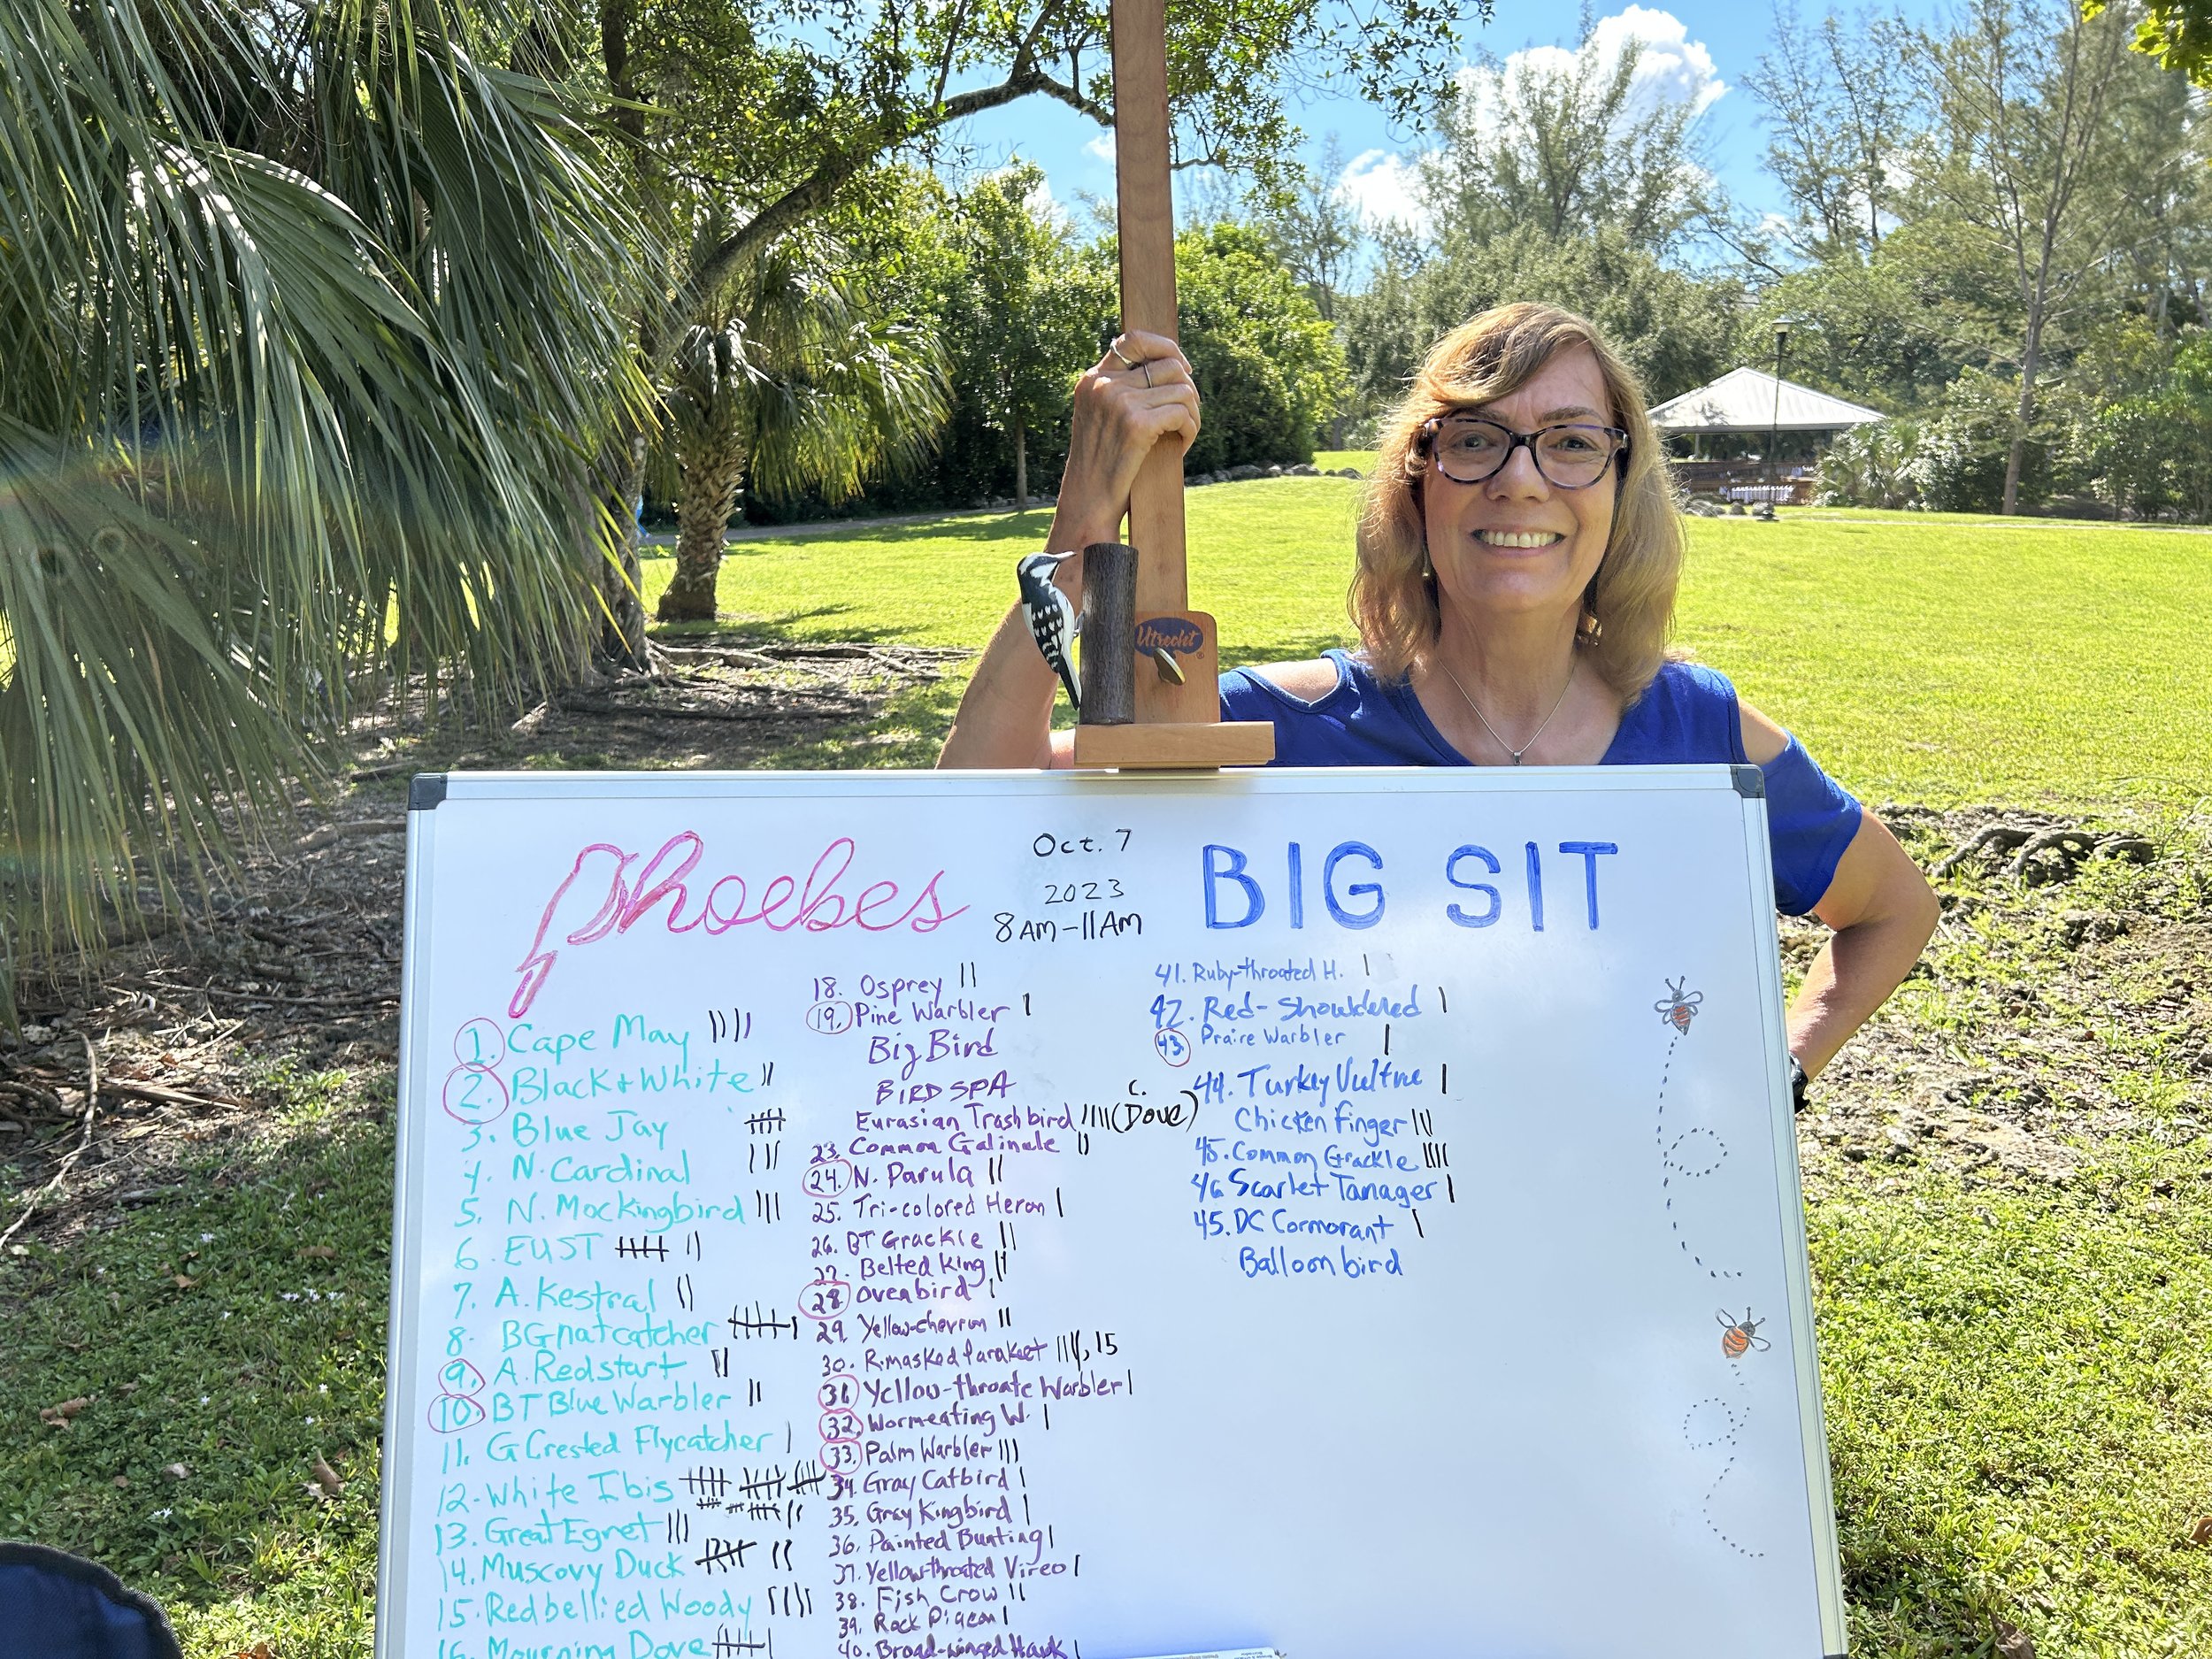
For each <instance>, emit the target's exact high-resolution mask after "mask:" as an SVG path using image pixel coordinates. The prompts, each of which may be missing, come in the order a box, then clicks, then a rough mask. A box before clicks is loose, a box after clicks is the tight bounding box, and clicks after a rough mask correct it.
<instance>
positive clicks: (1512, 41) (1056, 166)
mask: <svg viewBox="0 0 2212 1659" xmlns="http://www.w3.org/2000/svg"><path fill="white" fill-rule="evenodd" d="M1169 3H1170V4H1173V0H1169ZM1898 9H1899V10H1900V11H1901V12H1903V13H1904V14H1905V15H1906V16H1907V17H1909V18H1911V19H1915V20H1925V19H1929V18H1931V17H1932V14H1933V13H1934V12H1935V10H1936V5H1935V3H1934V0H1904V4H1901V5H1900V6H1899V8H1898ZM1804 10H1805V12H1806V15H1807V16H1808V18H1809V19H1818V17H1819V16H1820V15H1821V8H1820V7H1819V5H1818V4H1817V3H1815V4H1808V5H1806V6H1805V8H1804ZM1774 29H1775V21H1774V14H1773V11H1772V7H1771V5H1770V0H1669V3H1668V4H1663V5H1653V6H1644V5H1626V6H1618V7H1616V8H1615V9H1614V10H1612V11H1611V12H1606V13H1603V14H1601V16H1600V18H1599V21H1598V34H1599V35H1600V37H1601V39H1603V40H1604V41H1606V42H1614V41H1617V40H1618V39H1619V38H1621V37H1623V36H1626V35H1633V36H1634V37H1636V38H1638V39H1640V40H1642V41H1643V42H1645V49H1644V59H1643V63H1642V65H1641V66H1640V69H1639V72H1638V73H1639V74H1640V75H1645V76H1651V77H1655V78H1658V79H1662V80H1664V81H1668V82H1670V83H1671V84H1673V85H1675V86H1678V87H1679V88H1682V89H1683V90H1685V91H1686V92H1690V93H1692V94H1693V95H1694V96H1697V97H1699V98H1700V99H1701V100H1702V101H1703V102H1704V104H1705V106H1706V112H1705V116H1704V120H1703V129H1702V131H1703V139H1704V142H1705V147H1706V149H1707V150H1708V152H1709V157H1710V161H1711V164H1712V166H1713V170H1714V172H1715V173H1717V175H1718V177H1719V180H1720V181H1721V183H1722V184H1723V185H1724V186H1725V187H1726V188H1727V190H1728V192H1729V194H1730V195H1731V196H1733V197H1734V198H1735V199H1736V201H1737V202H1738V203H1740V204H1741V205H1743V206H1744V207H1746V208H1748V209H1750V210H1752V211H1755V212H1767V211H1778V210H1779V209H1780V208H1781V207H1782V206H1783V205H1784V204H1783V201H1782V197H1781V193H1780V191H1779V190H1778V188H1776V186H1775V184H1774V181H1773V180H1772V179H1771V178H1770V177H1769V176H1768V175H1767V173H1766V171H1765V169H1764V167H1763V157H1764V156H1765V153H1766V142H1767V139H1766V132H1765V128H1764V126H1763V123H1762V121H1761V119H1760V113H1759V107H1758V104H1757V101H1756V100H1755V98H1754V97H1753V96H1752V95H1751V93H1750V92H1749V91H1748V90H1747V88H1745V87H1744V86H1743V84H1742V81H1743V77H1744V75H1745V73H1747V72H1748V71H1751V70H1753V69H1754V68H1755V66H1756V65H1757V63H1758V59H1759V57H1760V54H1761V53H1763V52H1765V51H1768V50H1771V46H1772V42H1773V39H1774ZM1580 33H1581V31H1580V28H1579V27H1578V19H1577V18H1576V16H1575V15H1574V14H1573V13H1571V12H1568V11H1567V10H1566V8H1564V7H1561V6H1547V7H1536V6H1531V5H1528V4H1525V0H1522V3H1517V0H1499V4H1498V7H1497V16H1496V18H1495V19H1494V21H1492V22H1491V23H1490V24H1489V25H1488V27H1481V26H1479V25H1475V26H1472V27H1471V28H1470V29H1469V30H1468V31H1467V33H1466V35H1464V37H1463V38H1464V39H1466V40H1468V41H1469V42H1479V45H1480V46H1481V47H1482V48H1483V49H1485V50H1487V51H1489V52H1490V53H1492V54H1494V55H1495V56H1496V57H1498V58H1503V59H1506V60H1507V61H1508V64H1509V65H1510V63H1511V61H1512V59H1513V58H1514V55H1515V54H1517V53H1522V52H1531V51H1533V52H1538V53H1541V52H1544V51H1546V50H1551V49H1560V48H1567V49H1571V48H1572V47H1573V46H1574V45H1575V43H1576V42H1577V40H1578V38H1579V36H1580ZM1294 116H1295V119H1297V120H1298V121H1299V123H1300V125H1302V127H1304V129H1305V133H1306V142H1305V144H1304V146H1303V150H1302V153H1303V154H1304V155H1305V157H1306V159H1307V160H1308V161H1310V162H1314V163H1317V162H1318V160H1319V157H1320V150H1321V147H1322V144H1323V142H1324V141H1325V139H1326V138H1327V137H1328V136H1329V135H1331V134H1334V135H1335V137H1336V140H1337V143H1338V147H1339V149H1340V150H1341V151H1342V154H1343V156H1344V158H1345V160H1346V161H1347V163H1348V164H1350V165H1349V166H1348V174H1349V177H1348V180H1347V187H1348V191H1349V192H1350V194H1351V195H1352V196H1354V198H1355V199H1356V200H1358V201H1359V202H1360V203H1361V204H1363V206H1364V207H1366V208H1367V209H1368V211H1370V212H1371V213H1382V212H1387V211H1390V210H1391V209H1392V208H1393V207H1394V206H1402V204H1403V201H1404V196H1403V188H1402V176H1403V169H1404V168H1405V167H1406V166H1407V165H1409V164H1410V163H1411V162H1412V160H1413V159H1414V158H1415V157H1417V155H1418V154H1419V152H1420V150H1421V148H1422V145H1423V142H1424V139H1423V135H1422V134H1420V133H1418V132H1416V131H1408V130H1404V129H1394V128H1393V127H1391V125H1390V123H1389V122H1388V121H1387V120H1386V119H1385V117H1384V114H1383V112H1382V111H1380V110H1379V109H1377V108H1375V107H1374V106H1372V105H1370V104H1364V103H1363V102H1361V101H1360V100H1359V99H1357V98H1356V97H1352V96H1334V97H1328V98H1325V99H1322V100H1318V101H1316V102H1313V103H1310V104H1307V105H1305V106H1304V107H1303V108H1302V109H1299V110H1296V111H1294ZM965 136H966V138H967V141H968V143H969V145H970V147H971V149H970V155H971V157H972V162H973V163H974V164H975V165H979V166H980V167H985V168H988V167H992V166H995V165H1001V164H1003V163H1004V162H1006V161H1007V160H1009V159H1010V158H1012V157H1014V156H1016V155H1019V156H1021V157H1025V158H1026V159H1028V160H1030V161H1033V162H1035V163H1037V164H1038V165H1040V166H1041V167H1043V168H1044V170H1045V174H1046V178H1047V180H1048V183H1049V186H1050V188H1051V191H1052V195H1053V196H1054V199H1055V200H1056V201H1057V202H1059V203H1060V204H1062V205H1063V206H1068V207H1072V206H1074V204H1076V202H1077V199H1078V197H1079V196H1081V195H1083V194H1086V193H1087V194H1089V195H1091V196H1097V197H1101V198H1102V199H1104V200H1106V201H1108V202H1110V201H1111V200H1112V197H1113V188H1114V175H1113V165H1112V162H1111V159H1110V157H1111V145H1110V143H1109V142H1103V141H1102V136H1101V134H1100V132H1099V129H1098V128H1097V127H1095V126H1094V125H1093V124H1092V123H1091V122H1089V121H1087V120H1086V119H1083V118H1082V117H1081V116H1079V115H1078V114H1076V113H1075V111H1072V110H1069V109H1067V108H1065V107H1064V105H1061V104H1053V103H1050V102H1048V101H1047V100H1044V99H1041V98H1028V99H1025V100H1024V101H1023V102H1022V103H1020V104H1016V105H1013V106H1011V107H1010V108H1008V109H1005V110H997V111H991V112H990V113H989V114H987V115H985V116H983V117H980V118H979V119H977V120H975V121H973V122H972V123H971V124H970V126H969V127H968V128H967V131H966V134H965Z"/></svg>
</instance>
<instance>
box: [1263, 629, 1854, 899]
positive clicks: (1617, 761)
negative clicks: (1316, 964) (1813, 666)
mask: <svg viewBox="0 0 2212 1659" xmlns="http://www.w3.org/2000/svg"><path fill="white" fill-rule="evenodd" d="M1328 656H1329V659H1330V661H1332V662H1333V663H1334V664H1336V676H1337V677H1336V686H1335V687H1334V689H1333V690H1331V691H1329V692H1327V693H1325V694H1324V695H1321V696H1319V697H1317V698H1315V699H1314V700H1313V701H1312V702H1310V703H1309V702H1308V701H1307V700H1306V699H1305V698H1303V697H1298V696H1294V695H1291V694H1290V693H1289V692H1287V691H1285V690H1284V689H1283V688H1282V687H1280V686H1279V685H1277V684H1275V683H1274V682H1273V681H1272V680H1265V679H1263V678H1262V677H1261V676H1259V675H1257V674H1256V673H1254V672H1251V670H1249V669H1244V668H1239V669H1233V670H1230V671H1228V672H1225V673H1224V674H1223V675H1222V676H1221V718H1223V719H1225V720H1266V721H1268V722H1270V723H1271V724H1272V725H1273V726H1274V727H1275V759H1274V761H1273V763H1272V764H1275V765H1278V766H1464V765H1467V764H1470V763H1469V761H1468V759H1467V757H1465V756H1464V755H1462V754H1461V753H1460V752H1459V751H1458V750H1457V749H1454V748H1453V747H1452V746H1451V745H1450V744H1449V743H1448V742H1446V741H1444V735H1443V733H1440V732H1439V731H1438V730H1437V729H1436V726H1435V723H1434V722H1433V721H1432V720H1431V719H1430V718H1429V716H1428V710H1425V709H1424V708H1423V707H1422V706H1421V700H1420V698H1418V697H1417V696H1415V695H1413V687H1412V684H1411V683H1410V682H1409V681H1407V680H1399V681H1397V682H1395V683H1390V682H1386V681H1384V680H1379V679H1377V678H1376V676H1375V673H1374V672H1373V671H1372V670H1371V669H1370V668H1369V667H1368V666H1367V664H1365V663H1364V662H1363V661H1362V660H1361V659H1360V658H1359V657H1356V656H1354V655H1353V654H1351V653H1350V652H1348V651H1342V650H1335V651H1331V652H1330V653H1329V654H1328ZM1749 759H1750V757H1748V756H1747V755H1746V754H1745V753H1744V747H1743V718H1742V712H1741V710H1740V709H1739V708H1738V707H1737V703H1736V688H1735V687H1733V686H1732V685H1731V684H1729V683H1728V680H1727V677H1726V676H1725V675H1723V674H1718V673H1716V672H1713V671H1712V670H1711V669H1709V668H1704V667H1701V666H1700V665H1699V664H1695V663H1668V664H1664V665H1663V666H1662V667H1661V669H1660V670H1659V673H1658V677H1657V678H1656V679H1655V680H1653V681H1652V682H1651V685H1650V686H1649V687H1647V689H1646V691H1645V692H1644V695H1642V696H1640V697H1639V698H1638V699H1637V700H1636V701H1635V702H1634V703H1631V704H1630V705H1629V707H1628V709H1627V710H1625V711H1624V713H1623V714H1622V716H1621V726H1620V730H1619V731H1617V732H1616V733H1614V734H1613V741H1612V743H1611V744H1610V745H1609V747H1608V748H1607V749H1606V751H1605V757H1604V758H1603V760H1602V761H1601V762H1600V763H1599V764H1601V765H1607V766H1655V765H1667V764H1677V763H1680V762H1684V761H1721V762H1726V763H1730V764H1737V765H1742V764H1747V763H1748V761H1749ZM1759 770H1760V771H1761V772H1763V773H1764V774H1765V777H1766V799H1767V838H1768V841H1769V844H1770V849H1771V850H1772V854H1773V860H1774V899H1775V903H1776V905H1777V906H1778V908H1779V909H1781V910H1783V911H1785V912H1786V913H1787V914H1789V915H1792V916H1802V915H1803V914H1804V913H1805V912H1806V911H1808V910H1811V909H1812V908H1813V906H1814V905H1816V904H1817V903H1819V902H1820V897H1821V895H1823V894H1824V893H1825V892H1827V891H1828V884H1829V882H1830V881H1832V880H1833V879H1835V873H1836V864H1837V862H1838V861H1839V859H1841V858H1842V856H1843V851H1844V849H1845V848H1847V847H1848V846H1849V845H1850V844H1851V838H1852V837H1853V836H1854V835H1855V834H1857V833H1858V829H1859V803H1857V802H1856V801H1855V800H1854V799H1852V797H1851V796H1850V795H1848V794H1847V793H1846V792H1845V791H1844V790H1843V789H1842V788H1841V787H1839V785H1838V784H1837V783H1836V782H1835V780H1833V779H1832V778H1830V777H1829V776H1828V774H1827V773H1825V772H1823V771H1821V769H1820V767H1819V766H1818V764H1816V763H1815V761H1814V760H1813V757H1811V756H1810V755H1809V754H1807V753H1806V752H1805V749H1804V746H1803V745H1802V744H1801V743H1799V742H1798V741H1797V740H1796V739H1795V738H1794V737H1793V738H1791V739H1790V741H1789V746H1788V747H1787V748H1786V749H1783V751H1782V752H1781V753H1780V754H1779V755H1778V756H1776V757H1774V758H1773V759H1772V760H1770V761H1769V762H1767V764H1765V765H1763V766H1762V767H1761V768H1760V769H1759Z"/></svg>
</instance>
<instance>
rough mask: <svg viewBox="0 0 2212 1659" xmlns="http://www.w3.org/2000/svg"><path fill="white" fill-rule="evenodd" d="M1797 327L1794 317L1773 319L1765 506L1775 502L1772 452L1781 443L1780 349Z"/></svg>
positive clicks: (1774, 471) (1774, 474)
mask: <svg viewBox="0 0 2212 1659" xmlns="http://www.w3.org/2000/svg"><path fill="white" fill-rule="evenodd" d="M1796 326H1797V319H1796V318H1794V317H1778V318H1776V319H1774V418H1773V420H1772V422H1771V423H1770V425H1769V426H1768V427H1767V505H1768V506H1770V507H1771V506H1774V505H1776V504H1777V503H1776V500H1775V489H1776V468H1775V457H1774V452H1775V450H1776V449H1778V448H1780V447H1781V442H1782V348H1783V346H1784V345H1786V343H1787V342H1788V341H1789V337H1790V330H1791V329H1793V328H1794V327H1796Z"/></svg>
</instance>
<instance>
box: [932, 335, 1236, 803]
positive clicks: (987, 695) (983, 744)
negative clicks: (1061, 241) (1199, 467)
mask: <svg viewBox="0 0 2212 1659" xmlns="http://www.w3.org/2000/svg"><path fill="white" fill-rule="evenodd" d="M1197 435H1198V388H1197V386H1196V385H1195V384H1194V382H1193V381H1192V380H1191V373H1190V365H1189V364H1188V363H1187V362H1186V361H1185V360H1184V357H1183V354H1182V352H1181V351H1179V349H1177V348H1176V345H1175V342H1173V341H1172V340H1170V339H1167V338H1166V337H1165V336H1164V335H1161V334H1124V335H1123V336H1122V337H1121V338H1120V339H1118V340H1117V341H1116V342H1114V344H1113V346H1112V347H1111V348H1110V349H1109V350H1108V351H1107V353H1106V355H1105V356H1104V357H1101V358H1100V359H1099V360H1098V363H1097V365H1095V366H1094V367H1093V368H1091V369H1089V370H1087V372H1086V373H1084V376H1083V378H1082V379H1081V380H1079V381H1077V382H1076V387H1075V402H1074V412H1073V415H1072V417H1071V422H1070V426H1069V430H1068V465H1067V471H1066V472H1065V474H1064V476H1063V477H1062V479H1061V481H1060V503H1059V506H1058V507H1057V509H1056V511H1054V513H1053V515H1052V532H1051V534H1050V535H1049V536H1048V538H1047V540H1046V542H1045V550H1046V551H1048V552H1052V553H1068V552H1073V553H1075V554H1076V555H1077V557H1074V558H1071V559H1068V560H1065V561H1064V562H1063V563H1062V565H1061V566H1060V568H1059V571H1058V572H1057V573H1056V575H1055V576H1054V578H1053V580H1054V581H1055V583H1056V584H1057V585H1058V587H1059V588H1060V589H1061V591H1062V592H1064V593H1065V594H1066V595H1068V598H1069V599H1070V601H1071V602H1072V603H1074V604H1075V605H1076V606H1077V608H1078V609H1080V608H1081V605H1082V603H1083V560H1082V557H1081V552H1082V549H1084V548H1085V547H1087V546H1088V545H1089V544H1090V543H1092V542H1094V541H1115V540H1117V539H1118V537H1119V536H1120V534H1121V521H1122V519H1123V518H1125V517H1126V516H1127V514H1128V511H1129V488H1130V486H1131V485H1132V484H1133V483H1134V482H1135V480H1136V476H1137V468H1138V467H1139V465H1141V464H1142V462H1143V460H1144V457H1146V456H1147V455H1148V454H1149V453H1150V452H1151V450H1152V446H1153V445H1154V444H1156V443H1158V442H1161V441H1162V440H1169V441H1171V442H1174V443H1175V445H1176V448H1177V451H1178V453H1181V452H1182V451H1184V450H1187V449H1189V448H1190V446H1191V442H1192V440H1193V439H1194V438H1196V437H1197ZM1058 686H1059V681H1058V680H1056V679H1055V678H1054V676H1053V672H1052V671H1051V670H1050V669H1049V668H1048V667H1046V666H1045V660H1044V657H1042V656H1041V654H1040V653H1039V651H1038V649H1037V646H1036V642H1035V641H1033V640H1032V639H1031V638H1030V636H1029V624H1028V620H1027V618H1025V617H1024V616H1023V614H1022V611H1021V607H1020V606H1019V605H1015V606H1013V607H1012V608H1010V610H1009V611H1007V613H1006V615H1005V616H1004V617H1003V618H1001V620H1000V622H999V625H998V630H997V632H995V634H992V635H991V642H990V644H989V645H988V646H987V647H986V648H985V649H984V652H983V660H982V661H981V662H980V663H979V664H977V665H976V671H975V677H974V678H973V679H972V680H969V682H968V689H967V691H966V692H965V693H964V694H963V695H962V696H961V699H960V710H959V712H958V713H957V714H956V715H955V716H954V717H953V723H952V730H951V732H950V733H949V734H947V736H946V738H945V746H944V748H943V749H942V750H941V751H940V752H939V754H938V757H937V764H939V765H940V766H972V767H992V768H1014V767H1026V766H1049V765H1052V764H1055V756H1054V752H1053V748H1052V699H1053V696H1054V695H1055V693H1056V689H1057V687H1058ZM1058 764H1066V761H1065V757H1064V756H1062V757H1060V758H1059V762H1058Z"/></svg>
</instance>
